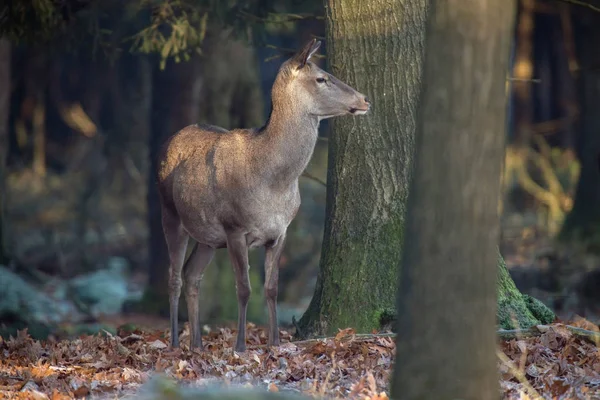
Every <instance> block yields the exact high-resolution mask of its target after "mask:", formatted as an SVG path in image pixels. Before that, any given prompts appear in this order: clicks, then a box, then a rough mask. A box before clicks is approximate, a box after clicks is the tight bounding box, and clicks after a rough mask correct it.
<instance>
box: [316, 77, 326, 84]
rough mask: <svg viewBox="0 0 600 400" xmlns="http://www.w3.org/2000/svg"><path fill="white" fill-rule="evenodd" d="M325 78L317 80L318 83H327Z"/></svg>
mask: <svg viewBox="0 0 600 400" xmlns="http://www.w3.org/2000/svg"><path fill="white" fill-rule="evenodd" d="M325 80H326V79H325V78H317V82H319V83H325Z"/></svg>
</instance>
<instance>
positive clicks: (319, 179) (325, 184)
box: [302, 171, 327, 187]
mask: <svg viewBox="0 0 600 400" xmlns="http://www.w3.org/2000/svg"><path fill="white" fill-rule="evenodd" d="M302 176H303V177H305V178H308V179H312V180H313V181H315V182H318V183H320V184H321V185H323V186H325V187H327V182H325V181H324V180H322V179H321V178H319V177H317V176H314V175H312V174H310V173H308V172H306V171H304V172H303V173H302Z"/></svg>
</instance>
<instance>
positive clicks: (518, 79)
mask: <svg viewBox="0 0 600 400" xmlns="http://www.w3.org/2000/svg"><path fill="white" fill-rule="evenodd" d="M506 80H507V81H511V82H532V83H542V80H541V79H534V78H531V79H530V78H513V77H508V78H506Z"/></svg>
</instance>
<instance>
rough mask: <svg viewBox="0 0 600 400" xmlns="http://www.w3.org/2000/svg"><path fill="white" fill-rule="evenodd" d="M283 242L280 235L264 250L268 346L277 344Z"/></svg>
mask: <svg viewBox="0 0 600 400" xmlns="http://www.w3.org/2000/svg"><path fill="white" fill-rule="evenodd" d="M284 244H285V235H282V236H281V237H280V238H279V239H278V240H277V242H276V243H275V244H274V245H273V246H267V247H266V252H265V286H264V289H265V297H266V299H267V308H268V309H269V341H268V345H269V346H279V328H278V325H277V291H278V289H277V286H278V281H279V259H280V258H281V252H282V251H283V247H284Z"/></svg>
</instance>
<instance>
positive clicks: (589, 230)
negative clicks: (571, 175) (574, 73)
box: [560, 14, 600, 253]
mask: <svg viewBox="0 0 600 400" xmlns="http://www.w3.org/2000/svg"><path fill="white" fill-rule="evenodd" d="M574 24H575V27H576V36H577V37H576V47H577V53H578V59H579V61H580V64H581V68H580V71H579V98H580V104H581V115H580V126H579V130H580V132H579V141H578V143H577V149H576V150H577V155H578V158H579V161H580V163H581V173H580V176H579V182H578V184H577V189H576V192H575V201H574V203H573V208H572V210H571V211H570V212H569V214H567V217H566V218H565V222H564V224H563V227H562V231H561V233H560V239H561V240H563V241H565V242H569V241H582V242H584V243H585V245H586V247H587V248H588V250H591V251H595V252H597V253H600V134H599V132H600V115H598V104H599V103H600V68H598V66H599V65H600V54H599V53H598V49H597V47H598V46H597V44H598V41H599V40H600V18H599V17H598V16H597V15H595V14H594V15H589V16H586V15H581V16H579V15H578V18H577V20H576V21H574Z"/></svg>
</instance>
